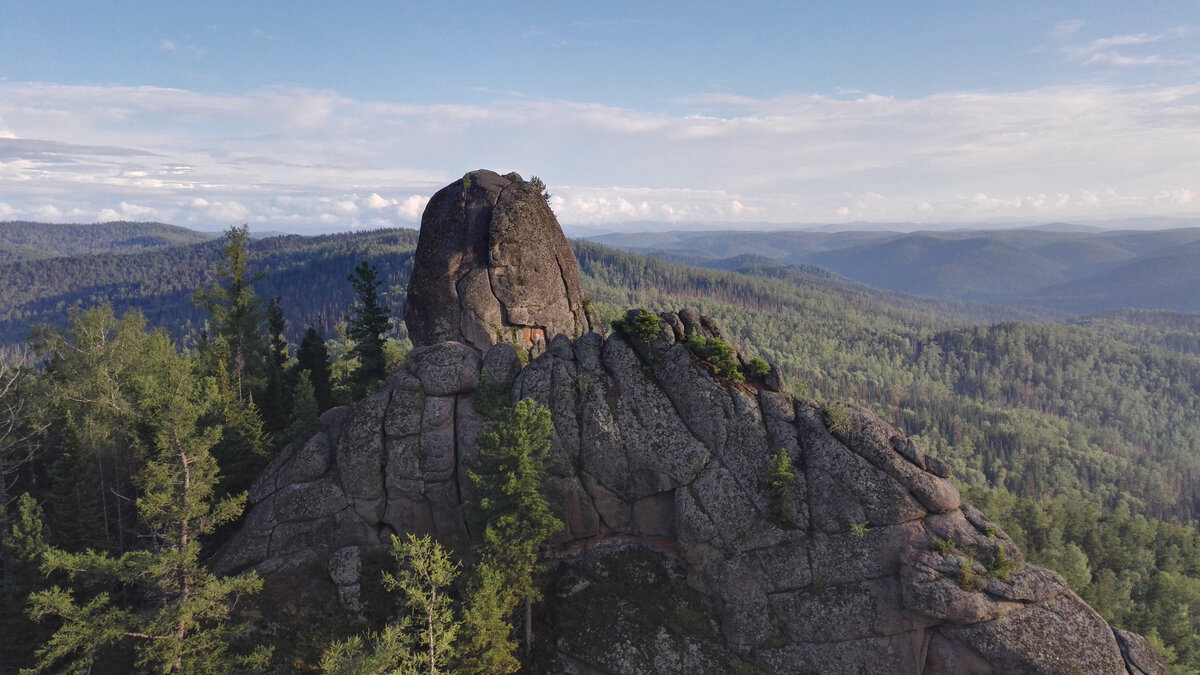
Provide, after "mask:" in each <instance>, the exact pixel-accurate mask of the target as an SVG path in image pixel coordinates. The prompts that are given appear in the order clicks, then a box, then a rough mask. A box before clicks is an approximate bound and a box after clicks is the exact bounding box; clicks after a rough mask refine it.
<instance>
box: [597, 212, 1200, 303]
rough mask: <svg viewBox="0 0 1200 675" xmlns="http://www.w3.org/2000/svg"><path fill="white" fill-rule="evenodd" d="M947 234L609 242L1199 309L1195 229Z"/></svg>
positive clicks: (918, 280)
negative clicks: (754, 256) (753, 256)
mask: <svg viewBox="0 0 1200 675" xmlns="http://www.w3.org/2000/svg"><path fill="white" fill-rule="evenodd" d="M1066 229H1068V228H1065V227H1064V228H1061V229H1060V230H1052V229H1009V230H989V231H983V230H958V231H946V232H911V233H900V232H875V231H872V232H860V231H847V232H814V231H790V232H667V233H647V234H611V235H604V236H601V237H596V238H595V239H594V240H595V241H597V242H600V243H603V244H606V245H609V246H616V247H619V248H623V249H625V250H630V251H634V252H638V253H645V254H647V255H653V256H656V257H663V258H666V259H670V260H677V261H683V262H688V263H689V264H696V265H704V266H712V267H725V268H728V267H729V263H728V262H727V259H730V258H736V257H737V256H742V255H747V254H752V255H756V256H760V257H762V258H766V259H768V260H770V261H772V262H774V263H775V264H778V265H785V266H786V265H792V264H812V265H820V266H821V267H825V268H828V269H830V270H832V271H833V272H836V273H838V274H841V275H843V276H845V277H848V278H850V279H853V280H855V281H859V282H862V283H865V284H868V285H871V286H874V287H877V288H882V289H888V290H893V291H901V292H904V293H913V294H917V295H928V296H932V297H937V298H943V299H947V300H956V301H976V302H988V303H997V304H1003V305H1008V306H1013V307H1024V308H1028V309H1036V310H1042V311H1045V310H1049V311H1052V312H1054V313H1057V314H1069V315H1074V316H1079V315H1084V314H1094V313H1098V312H1105V311H1111V310H1119V309H1125V308H1131V307H1132V308H1141V309H1160V310H1176V311H1188V312H1195V311H1200V228H1179V229H1172V230H1155V231H1063V230H1066Z"/></svg>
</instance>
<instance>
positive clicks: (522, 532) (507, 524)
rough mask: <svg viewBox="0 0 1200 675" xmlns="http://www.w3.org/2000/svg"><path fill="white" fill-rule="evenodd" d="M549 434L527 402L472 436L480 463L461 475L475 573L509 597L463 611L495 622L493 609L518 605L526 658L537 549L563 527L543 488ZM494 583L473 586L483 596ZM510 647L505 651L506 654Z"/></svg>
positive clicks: (475, 623)
mask: <svg viewBox="0 0 1200 675" xmlns="http://www.w3.org/2000/svg"><path fill="white" fill-rule="evenodd" d="M553 434H554V424H553V422H552V421H551V419H550V411H549V410H547V409H545V408H543V407H542V406H540V405H538V404H537V402H535V401H534V400H532V399H522V400H521V401H519V402H518V403H517V404H516V406H514V407H512V408H507V409H505V410H504V411H502V412H501V413H500V415H499V417H498V419H497V421H496V423H495V425H494V426H493V427H492V428H491V429H489V430H488V431H485V432H483V433H481V434H479V438H478V444H479V456H478V458H477V459H476V461H474V462H473V463H472V464H471V465H470V466H469V467H468V470H467V472H468V475H469V476H470V478H471V481H472V482H473V483H475V487H476V489H477V490H478V491H479V502H478V505H477V507H476V509H475V511H476V514H477V516H478V517H479V519H480V520H481V521H482V524H483V535H482V537H481V539H480V541H479V542H478V543H477V545H476V552H477V555H478V556H479V563H480V564H479V565H478V567H477V569H478V570H482V571H483V572H486V573H489V574H490V573H493V572H494V573H495V574H498V575H499V576H500V578H501V579H502V580H503V583H502V584H501V587H502V588H503V589H504V592H505V593H507V594H509V595H510V596H511V597H510V598H508V599H505V598H503V597H500V598H496V597H491V596H489V595H488V594H487V593H480V595H479V597H478V598H477V600H478V601H479V602H480V606H479V607H472V606H471V605H470V604H469V605H468V613H470V612H472V611H481V612H485V613H487V614H493V615H494V613H495V609H496V606H497V605H498V606H499V607H500V608H504V607H505V606H510V605H511V606H515V605H516V601H520V602H522V603H524V609H525V616H524V621H523V624H524V631H525V639H524V643H525V652H526V654H527V655H528V654H529V652H530V651H531V649H532V643H533V621H532V605H533V602H534V601H536V600H540V599H541V593H540V591H539V590H538V587H537V583H536V575H537V574H538V573H539V572H541V570H542V565H541V563H540V561H539V555H538V550H539V548H540V547H541V546H542V544H544V543H545V542H546V540H547V539H549V538H550V536H551V535H553V534H554V533H555V532H558V531H559V530H561V529H562V527H563V523H562V521H561V520H559V519H558V518H557V517H556V516H555V515H554V512H553V511H552V509H551V507H550V502H549V501H548V500H547V499H546V496H545V494H543V487H542V482H543V479H544V478H545V475H546V469H547V467H548V465H549V463H550V437H551V436H552V435H553ZM494 582H495V580H491V581H489V580H487V579H480V580H476V581H475V586H474V587H475V589H476V590H484V589H486V588H488V587H494V586H495V585H496V584H495V583H494ZM489 606H490V607H489ZM468 624H469V625H471V626H472V627H477V628H484V627H487V626H494V624H495V621H494V619H485V618H482V617H473V618H472V620H471V621H469V622H468ZM492 642H493V643H495V642H496V641H495V640H492ZM495 646H496V647H501V646H502V645H499V644H496V645H495ZM514 647H515V645H512V644H511V643H510V644H509V645H508V648H509V650H510V654H511V650H512V648H514Z"/></svg>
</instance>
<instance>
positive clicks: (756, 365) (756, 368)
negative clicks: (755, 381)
mask: <svg viewBox="0 0 1200 675" xmlns="http://www.w3.org/2000/svg"><path fill="white" fill-rule="evenodd" d="M743 370H744V371H745V373H746V377H752V378H760V377H766V376H767V375H770V374H771V364H769V363H767V362H766V361H764V360H762V359H760V358H758V357H757V356H756V357H754V358H752V359H750V361H749V362H748V363H747V364H746V367H745V368H744V369H743Z"/></svg>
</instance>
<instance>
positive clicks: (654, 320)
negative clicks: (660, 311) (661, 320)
mask: <svg viewBox="0 0 1200 675" xmlns="http://www.w3.org/2000/svg"><path fill="white" fill-rule="evenodd" d="M629 328H630V331H631V332H632V333H633V334H634V335H636V336H637V337H638V339H639V340H641V341H642V342H654V341H655V340H657V339H658V334H659V331H660V328H661V326H659V324H658V315H656V314H654V313H653V312H651V311H649V310H645V309H641V310H638V313H637V315H636V316H634V317H633V325H632V326H630V327H629Z"/></svg>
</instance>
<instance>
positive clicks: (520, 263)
mask: <svg viewBox="0 0 1200 675" xmlns="http://www.w3.org/2000/svg"><path fill="white" fill-rule="evenodd" d="M404 318H405V322H406V323H407V324H408V331H409V336H410V337H411V338H412V341H413V344H415V345H417V346H422V345H432V344H438V343H442V342H447V341H454V342H461V343H464V344H468V345H470V346H472V347H474V348H475V349H476V350H478V351H480V352H485V351H487V349H488V347H490V346H491V345H494V344H497V343H507V344H512V345H515V346H516V347H518V348H519V349H523V350H526V351H527V352H528V353H530V354H531V355H536V354H540V353H541V352H542V351H544V350H545V348H546V342H547V341H548V340H549V339H550V338H552V337H554V336H555V335H559V334H562V335H567V336H570V337H572V338H574V337H579V336H580V335H581V334H583V333H585V332H587V331H589V330H591V329H592V326H593V324H594V321H593V319H592V317H591V316H589V314H588V312H587V311H586V309H585V307H584V302H583V293H582V292H581V291H580V289H579V264H578V263H577V262H576V260H575V256H574V254H572V253H571V247H570V246H569V245H568V244H567V239H566V237H564V236H563V233H562V229H561V228H560V227H559V225H558V220H557V219H555V217H554V213H553V212H552V211H551V210H550V206H549V205H548V204H547V203H546V200H545V198H543V197H542V194H541V192H540V190H539V189H538V188H537V187H536V186H534V184H533V183H529V182H526V181H524V180H522V179H521V177H520V176H519V175H517V174H515V173H510V174H508V175H505V176H500V175H498V174H496V173H495V172H492V171H472V172H471V173H468V174H467V175H465V176H463V177H462V179H460V180H457V181H455V182H453V183H451V184H450V185H447V186H446V187H444V188H442V189H441V190H438V192H437V194H435V195H434V196H433V198H432V199H430V200H429V205H428V206H427V207H426V208H425V214H424V216H423V217H422V218H421V235H420V240H419V242H418V244H417V253H416V259H415V261H414V263H413V273H412V279H411V280H410V282H409V286H408V302H407V307H406V310H405V317H404Z"/></svg>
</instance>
